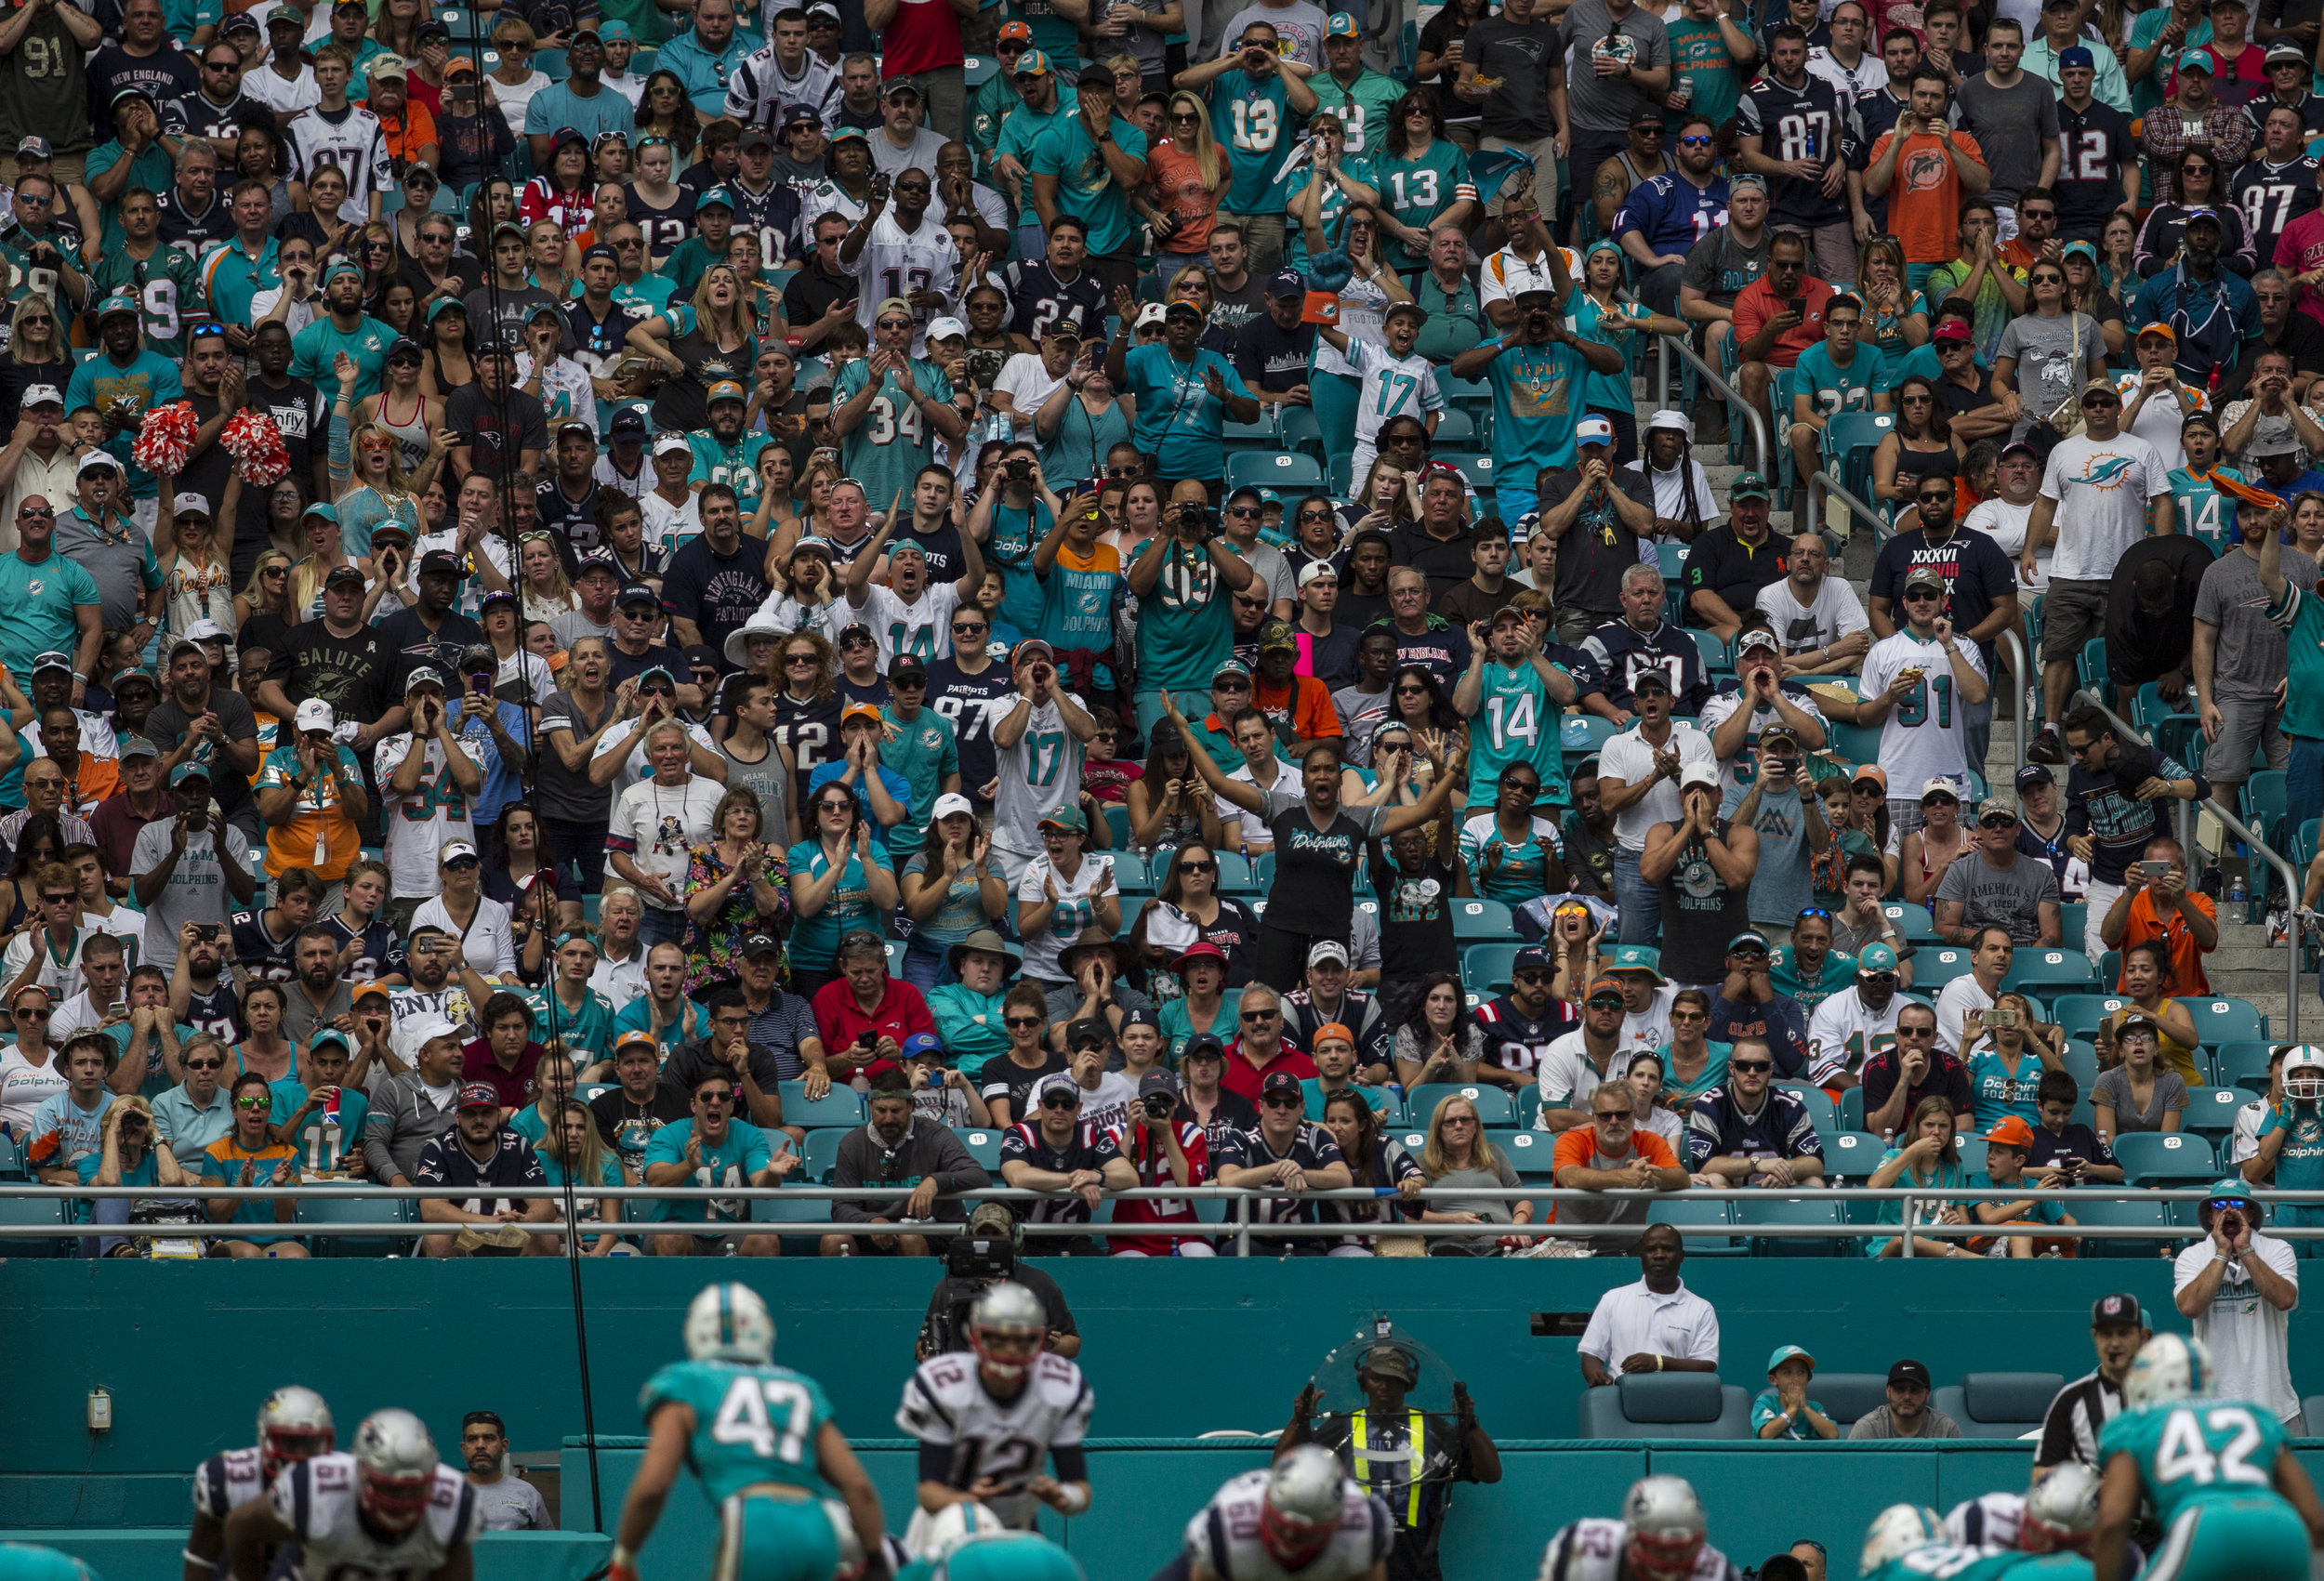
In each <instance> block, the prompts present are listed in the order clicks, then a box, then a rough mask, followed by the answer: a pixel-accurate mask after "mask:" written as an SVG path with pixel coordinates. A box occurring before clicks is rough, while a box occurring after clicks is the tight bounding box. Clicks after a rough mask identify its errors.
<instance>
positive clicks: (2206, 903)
mask: <svg viewBox="0 0 2324 1581" xmlns="http://www.w3.org/2000/svg"><path fill="white" fill-rule="evenodd" d="M2179 903H2180V904H2181V905H2183V906H2185V905H2191V906H2193V907H2194V908H2195V909H2196V910H2197V911H2199V912H2201V913H2202V914H2203V915H2204V916H2207V917H2210V918H2211V919H2212V924H2213V926H2216V925H2217V924H2218V921H2219V904H2218V902H2215V901H2213V900H2212V898H2211V897H2210V896H2209V895H2202V894H2194V893H2189V894H2187V895H2186V896H2185V897H2184V898H2183V899H2181V901H2180V902H2179ZM2151 939H2159V940H2161V941H2162V942H2164V943H2166V944H2168V945H2169V946H2170V947H2171V989H2170V992H2171V995H2172V997H2173V998H2182V999H2183V998H2192V997H2197V996H2199V995H2205V994H2209V993H2210V992H2211V979H2210V978H2209V977H2208V976H2206V975H2205V974H2204V971H2203V952H2202V951H2201V950H2200V949H2198V948H2197V947H2196V943H2195V935H2194V933H2193V932H2192V931H2191V930H2190V929H2188V928H2187V925H2186V919H2185V917H2183V916H2173V917H2172V919H2171V923H2170V926H2168V927H2165V926H2164V925H2163V922H2162V919H2161V918H2160V917H2159V916H2156V915H2155V902H2154V897H2153V896H2152V895H2151V894H2150V893H2148V892H2147V891H2146V890H2144V889H2142V890H2140V891H2139V892H2138V893H2137V894H2135V895H2133V896H2132V897H2131V909H2130V913H2129V915H2128V916H2125V917H2124V918H2123V919H2122V943H2121V946H2120V947H2121V949H2122V950H2123V951H2124V952H2125V953H2127V952H2128V951H2129V950H2130V948H2131V946H2132V945H2133V944H2144V943H2146V942H2147V941H2148V940H2151ZM2114 991H2115V992H2116V993H2118V994H2127V993H2129V992H2130V990H2129V989H2127V988H2125V987H2123V986H2122V983H2121V981H2120V978H2119V974H2118V976H2117V979H2116V982H2115V985H2114Z"/></svg>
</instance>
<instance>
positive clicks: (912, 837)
mask: <svg viewBox="0 0 2324 1581" xmlns="http://www.w3.org/2000/svg"><path fill="white" fill-rule="evenodd" d="M879 717H880V718H883V719H885V720H887V721H888V722H889V723H890V724H891V725H893V726H895V728H896V734H895V739H894V740H892V741H887V742H882V743H881V744H880V747H879V766H880V767H881V768H883V769H893V770H894V771H896V772H897V773H899V774H902V775H903V776H904V777H905V780H907V781H908V782H910V784H911V786H912V799H911V800H909V801H907V802H905V804H904V806H905V814H904V822H903V823H898V824H896V825H895V826H894V827H893V828H891V829H890V830H889V831H888V849H889V850H891V851H899V850H901V851H918V850H919V849H920V845H921V843H922V842H923V841H924V840H925V839H926V838H927V837H928V813H929V810H930V809H931V807H933V806H934V805H935V804H936V797H938V795H940V794H941V793H942V792H943V790H944V780H945V777H946V776H948V775H953V776H957V774H958V773H959V772H960V742H959V737H958V736H957V735H956V734H955V733H954V731H953V728H952V721H951V720H950V719H947V718H944V716H943V715H942V714H939V713H938V712H936V710H935V709H933V708H930V707H922V708H921V709H920V711H919V712H918V714H917V715H915V716H914V717H913V718H912V719H911V720H910V721H909V722H906V721H905V720H904V719H901V718H897V717H896V710H895V705H894V704H892V703H891V704H889V705H887V706H885V707H883V708H881V709H880V710H879Z"/></svg>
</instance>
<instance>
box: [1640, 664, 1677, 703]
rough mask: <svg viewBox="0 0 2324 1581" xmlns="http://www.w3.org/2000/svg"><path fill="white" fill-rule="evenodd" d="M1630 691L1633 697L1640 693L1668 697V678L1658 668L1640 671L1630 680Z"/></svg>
mask: <svg viewBox="0 0 2324 1581" xmlns="http://www.w3.org/2000/svg"><path fill="white" fill-rule="evenodd" d="M1630 690H1631V696H1633V697H1635V696H1636V695H1638V694H1639V693H1640V692H1661V693H1663V694H1664V695H1665V696H1669V695H1670V676H1669V675H1668V674H1667V673H1666V672H1665V671H1663V670H1661V669H1659V668H1656V669H1644V670H1640V671H1639V672H1638V674H1637V675H1636V676H1635V677H1634V678H1633V679H1631V683H1630Z"/></svg>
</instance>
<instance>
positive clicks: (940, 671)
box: [928, 659, 1017, 807]
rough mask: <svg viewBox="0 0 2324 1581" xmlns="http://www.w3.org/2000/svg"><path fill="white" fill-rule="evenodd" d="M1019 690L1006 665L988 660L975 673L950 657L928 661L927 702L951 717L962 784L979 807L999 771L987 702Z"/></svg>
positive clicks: (982, 803)
mask: <svg viewBox="0 0 2324 1581" xmlns="http://www.w3.org/2000/svg"><path fill="white" fill-rule="evenodd" d="M1016 690H1017V689H1016V686H1015V684H1014V683H1013V682H1011V681H1010V678H1009V666H1008V665H1000V664H993V663H990V662H988V663H987V664H986V665H985V666H984V668H983V669H982V670H979V671H978V672H977V673H976V674H974V675H968V674H965V673H963V672H962V670H961V668H960V666H959V665H958V664H957V662H955V661H954V660H951V659H932V660H931V661H930V662H929V665H928V705H929V706H930V707H931V708H933V709H935V710H936V712H938V713H939V714H942V715H943V716H944V718H946V719H948V720H949V721H951V724H952V733H953V740H954V744H956V745H957V747H958V748H959V751H960V788H961V790H962V791H964V792H965V793H967V795H968V797H969V799H970V800H971V801H973V802H975V803H976V804H977V805H978V806H980V807H981V806H984V804H985V803H984V787H985V786H986V785H987V784H990V783H991V782H992V779H993V776H994V775H995V774H996V773H997V772H998V763H997V759H996V758H995V757H994V755H993V727H992V723H991V718H990V715H989V713H988V711H987V710H986V708H985V706H984V705H985V704H987V703H992V702H997V701H998V700H999V699H1001V698H1003V697H1010V696H1013V695H1015V693H1016Z"/></svg>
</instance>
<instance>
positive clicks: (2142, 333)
mask: <svg viewBox="0 0 2324 1581" xmlns="http://www.w3.org/2000/svg"><path fill="white" fill-rule="evenodd" d="M2150 335H2159V336H2162V337H2163V338H2164V339H2165V340H2168V341H2169V342H2171V344H2172V345H2173V346H2176V345H2177V344H2178V343H2179V336H2178V332H2177V331H2176V330H2174V329H2172V327H2171V326H2170V325H2169V324H2167V323H2162V322H2161V321H2160V320H2156V321H2154V322H2152V323H2143V324H2140V325H2139V326H2138V334H2137V335H2136V336H2133V339H2139V340H2143V339H2145V338H2146V336H2150ZM2102 382H2103V383H2104V384H2105V385H2106V387H2107V388H2108V389H2112V388H2114V381H2113V380H2112V379H2106V380H2103V381H2102V380H2099V379H2092V380H2091V381H2090V384H2086V385H2084V386H2082V388H2083V389H2089V388H2090V385H2093V384H2099V383H2102Z"/></svg>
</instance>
